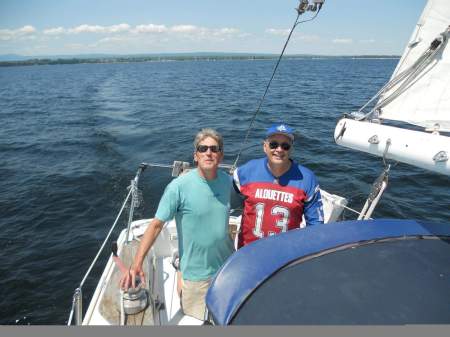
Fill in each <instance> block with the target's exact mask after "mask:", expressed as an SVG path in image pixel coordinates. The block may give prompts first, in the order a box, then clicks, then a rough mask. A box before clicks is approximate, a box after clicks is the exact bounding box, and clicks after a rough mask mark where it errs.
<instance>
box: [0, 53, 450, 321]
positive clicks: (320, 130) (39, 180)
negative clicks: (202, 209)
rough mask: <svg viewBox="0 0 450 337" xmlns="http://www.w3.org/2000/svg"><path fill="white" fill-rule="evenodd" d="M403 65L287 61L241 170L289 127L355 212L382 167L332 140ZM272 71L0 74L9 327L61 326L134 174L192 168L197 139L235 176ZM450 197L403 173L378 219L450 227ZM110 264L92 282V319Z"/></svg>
mask: <svg viewBox="0 0 450 337" xmlns="http://www.w3.org/2000/svg"><path fill="white" fill-rule="evenodd" d="M396 63H397V60H394V59H317V60H311V59H308V60H299V59H297V60H284V61H283V62H282V64H281V66H280V68H279V72H278V73H277V75H276V76H275V79H274V82H273V85H272V87H271V89H270V92H269V95H268V97H267V100H266V102H265V104H264V106H263V109H262V112H261V113H260V114H259V116H258V118H257V121H256V123H255V128H254V130H253V131H252V133H251V134H250V139H249V143H248V149H247V150H246V151H245V152H244V153H243V155H242V156H241V162H243V161H246V160H248V159H251V158H255V157H258V156H261V155H262V150H261V139H262V137H263V135H264V129H265V128H266V127H267V126H268V125H269V124H271V123H272V122H276V121H280V120H282V121H285V122H286V123H289V124H291V125H292V126H293V127H294V128H295V129H296V131H297V133H298V137H297V140H296V144H295V153H294V157H295V158H296V159H298V160H299V161H300V162H302V163H303V164H304V165H306V166H308V167H309V168H311V169H313V170H314V171H315V172H316V174H317V176H318V178H319V180H320V183H321V186H322V188H324V189H325V190H327V191H329V192H332V193H336V194H339V195H343V196H345V197H347V198H348V199H349V201H350V206H351V207H353V208H356V209H360V208H361V207H362V204H363V202H364V200H365V199H364V197H365V195H366V194H367V193H368V192H369V189H370V185H371V183H372V182H373V181H374V180H375V178H376V177H377V176H378V174H379V173H380V172H381V170H382V167H383V165H382V162H381V160H380V159H377V158H374V157H371V156H369V155H366V154H364V153H357V152H354V151H351V150H346V149H344V148H340V147H338V146H337V145H335V143H334V140H333V131H334V126H335V123H336V121H337V119H338V118H339V117H340V116H341V115H342V113H344V112H348V111H352V110H355V109H357V108H358V107H359V106H361V105H362V104H363V103H364V102H365V101H366V100H367V99H368V98H370V97H371V96H372V95H374V94H375V93H376V92H377V90H378V89H379V88H380V87H381V86H382V85H383V84H384V83H385V81H386V80H388V78H389V77H390V74H391V73H392V71H393V69H394V68H395V65H396ZM274 64H275V62H274V61H215V62H212V61H211V62H207V61H183V62H153V63H128V64H79V65H61V66H31V67H11V68H0V116H1V132H0V186H1V188H0V212H1V215H2V216H1V218H0V247H1V252H2V254H1V256H0V275H1V277H0V324H65V322H66V321H67V318H68V314H69V310H70V306H71V300H72V294H73V291H74V289H75V288H76V287H77V285H78V284H79V282H80V281H81V279H82V277H83V275H84V273H85V272H86V270H87V268H88V266H89V264H90V262H91V260H92V258H93V257H94V256H95V254H96V252H97V250H98V248H99V247H100V244H101V241H102V239H103V237H104V236H105V235H106V233H107V232H108V230H109V228H110V225H111V224H112V223H113V221H114V219H115V216H116V214H117V212H118V210H119V208H120V206H121V204H122V201H123V199H124V197H125V196H126V193H127V190H126V188H127V186H128V185H129V181H130V179H132V177H133V176H134V174H135V172H136V169H137V166H138V165H139V163H141V162H143V161H147V162H156V163H166V164H169V163H172V162H173V161H174V160H183V161H191V158H192V139H193V135H194V134H195V132H197V131H198V130H199V129H200V128H202V127H215V128H217V129H218V130H219V131H220V132H221V133H222V134H223V135H224V137H225V151H226V155H225V162H227V163H231V162H232V161H233V159H234V158H235V156H236V153H237V151H238V149H239V146H240V145H241V143H242V140H243V138H244V136H245V132H246V130H247V128H248V125H249V121H250V119H251V115H252V113H253V112H254V111H255V109H256V107H257V104H258V102H259V99H260V98H261V96H262V94H263V92H264V89H265V85H266V83H267V80H268V79H269V78H270V75H271V71H272V69H273V67H274ZM150 176H151V179H149V177H150ZM170 179H171V178H170V172H169V171H168V170H165V169H152V170H149V172H146V176H145V177H144V178H143V180H142V186H141V187H142V191H143V195H144V206H143V207H142V208H141V209H140V210H139V212H138V214H137V216H138V217H151V216H152V215H153V213H154V211H155V203H157V201H158V200H159V195H160V193H161V191H162V190H163V188H164V186H165V185H166V184H167V183H168V182H169V181H170ZM449 187H450V179H449V178H448V177H444V176H440V175H435V174H431V173H428V172H425V171H423V170H420V169H417V168H414V167H410V166H407V165H403V164H399V165H398V166H396V167H395V168H394V170H393V171H392V174H391V177H390V185H389V187H388V190H387V191H386V193H385V195H384V197H383V199H382V201H381V202H380V205H379V207H378V209H377V210H376V212H375V213H374V217H378V218H380V217H396V218H415V219H426V220H430V221H438V222H449V213H450V195H449V194H450V193H449ZM345 216H346V218H348V219H351V218H353V214H352V213H349V212H347V213H346V214H345ZM124 221H125V220H123V221H121V224H120V226H121V227H122V226H123V225H124ZM120 229H121V228H118V229H117V230H116V232H115V233H114V236H117V234H118V232H119V230H120ZM106 259H107V256H106V255H104V256H102V257H101V262H102V263H101V264H100V266H98V267H96V268H95V269H94V271H93V277H92V278H89V279H88V281H87V284H86V286H85V293H84V303H85V308H86V307H87V303H88V300H89V298H90V296H91V294H92V291H93V288H94V286H95V285H96V282H97V280H96V278H98V277H99V275H100V273H101V271H102V264H104V262H105V261H106Z"/></svg>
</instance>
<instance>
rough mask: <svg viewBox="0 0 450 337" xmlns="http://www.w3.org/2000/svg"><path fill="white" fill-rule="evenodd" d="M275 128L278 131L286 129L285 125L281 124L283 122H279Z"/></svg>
mask: <svg viewBox="0 0 450 337" xmlns="http://www.w3.org/2000/svg"><path fill="white" fill-rule="evenodd" d="M277 130H278V131H281V132H282V131H287V129H286V127H285V126H284V125H283V124H281V125H280V126H279V127H277Z"/></svg>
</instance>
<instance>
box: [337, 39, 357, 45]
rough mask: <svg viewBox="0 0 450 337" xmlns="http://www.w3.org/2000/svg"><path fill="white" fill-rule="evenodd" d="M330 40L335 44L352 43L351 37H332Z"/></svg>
mask: <svg viewBox="0 0 450 337" xmlns="http://www.w3.org/2000/svg"><path fill="white" fill-rule="evenodd" d="M332 42H333V43H336V44H352V43H353V40H352V39H334V40H333V41H332Z"/></svg>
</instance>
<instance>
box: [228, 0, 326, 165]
mask: <svg viewBox="0 0 450 337" xmlns="http://www.w3.org/2000/svg"><path fill="white" fill-rule="evenodd" d="M302 4H303V2H302V1H301V2H300V4H299V7H298V8H297V17H296V18H295V22H294V25H293V26H292V28H291V30H290V32H289V35H288V37H287V39H286V42H285V43H284V46H283V49H282V51H281V53H280V56H279V57H278V60H277V63H276V64H275V67H274V69H273V71H272V76H271V77H270V80H269V82H268V83H267V85H266V89H265V91H264V94H263V96H262V98H261V100H260V101H259V104H258V107H257V109H256V111H255V112H254V113H253V116H252V119H251V121H250V125H249V127H248V129H247V133H246V135H245V138H244V141H243V142H242V143H241V146H240V149H239V152H238V154H237V156H236V159H235V161H234V163H233V165H232V166H231V169H230V173H232V172H233V171H234V170H235V169H236V166H237V163H238V161H239V158H240V156H241V153H242V151H243V149H244V146H245V145H246V144H247V141H248V137H249V135H250V132H251V130H252V128H253V124H254V122H255V120H256V116H257V115H258V113H259V111H260V110H261V107H262V105H263V103H264V99H265V98H266V95H267V93H268V91H269V87H270V84H271V83H272V80H273V78H274V77H275V73H276V71H277V69H278V66H279V65H280V62H281V59H282V57H283V55H284V51H285V50H286V47H287V45H288V43H289V40H290V39H291V36H292V33H293V32H294V30H295V28H296V27H297V26H298V25H299V24H301V23H305V22H308V21H312V20H314V19H315V18H316V17H317V15H318V14H319V12H320V10H321V9H322V5H323V2H322V3H319V4H318V7H317V11H316V13H315V14H314V15H313V16H312V17H311V18H309V19H306V20H303V21H298V20H299V18H300V15H302V14H303V13H304V12H305V9H303V10H302V9H301V6H302Z"/></svg>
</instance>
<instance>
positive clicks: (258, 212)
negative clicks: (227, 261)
mask: <svg viewBox="0 0 450 337" xmlns="http://www.w3.org/2000/svg"><path fill="white" fill-rule="evenodd" d="M293 142H294V134H293V130H292V129H291V128H290V127H289V126H287V125H286V124H283V123H281V124H275V125H273V126H271V127H270V128H269V129H267V133H266V139H265V140H264V144H263V149H264V152H265V154H266V157H265V158H261V159H254V160H251V161H249V162H248V163H246V164H244V165H242V166H240V167H238V168H237V169H236V170H235V172H234V177H233V178H234V186H235V188H236V189H237V190H238V191H239V193H240V194H241V195H242V196H243V197H244V210H243V213H242V221H241V230H240V233H239V238H238V247H242V246H244V245H247V244H249V243H250V242H253V241H255V240H258V239H261V238H264V237H267V236H271V235H275V234H278V233H281V232H286V231H288V230H291V229H295V228H300V224H301V223H302V217H303V216H304V217H305V222H306V226H310V225H316V224H320V223H323V206H322V199H321V195H320V190H319V184H318V183H317V180H316V177H315V175H314V173H313V172H312V171H311V170H309V169H307V168H306V167H304V166H302V165H299V164H298V163H297V162H295V161H294V160H292V159H291V158H290V154H291V152H292V146H293Z"/></svg>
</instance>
